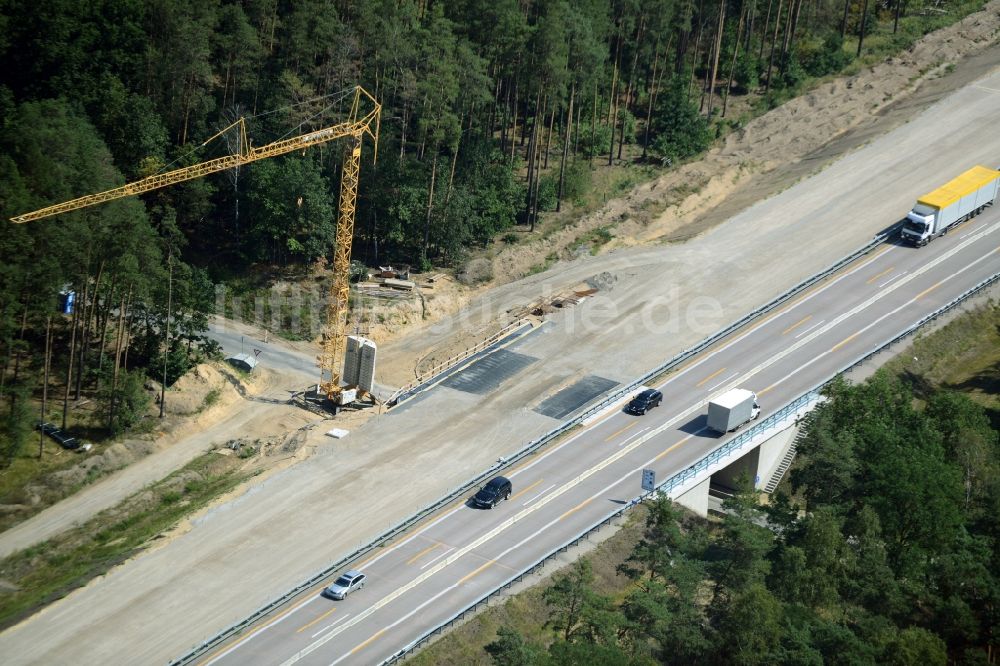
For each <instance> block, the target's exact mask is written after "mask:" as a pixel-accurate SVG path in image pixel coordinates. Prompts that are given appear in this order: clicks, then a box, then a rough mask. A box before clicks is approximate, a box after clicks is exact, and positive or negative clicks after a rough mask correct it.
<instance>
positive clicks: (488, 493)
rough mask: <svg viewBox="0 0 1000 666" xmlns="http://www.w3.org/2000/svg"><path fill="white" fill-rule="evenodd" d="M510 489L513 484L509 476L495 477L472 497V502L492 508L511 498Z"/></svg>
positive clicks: (484, 507) (485, 507)
mask: <svg viewBox="0 0 1000 666" xmlns="http://www.w3.org/2000/svg"><path fill="white" fill-rule="evenodd" d="M510 490H511V485H510V481H509V480H508V479H507V478H505V477H502V476H496V477H493V478H492V479H490V480H489V481H488V482H487V483H486V485H485V486H483V487H482V488H480V489H479V492H478V493H476V494H475V495H474V496H473V497H472V503H473V504H475V505H476V506H478V507H482V508H483V509H492V508H493V507H495V506H496V505H497V504H499V503H500V502H502V501H503V500H507V499H510Z"/></svg>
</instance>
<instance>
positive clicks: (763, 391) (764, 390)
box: [757, 382, 780, 396]
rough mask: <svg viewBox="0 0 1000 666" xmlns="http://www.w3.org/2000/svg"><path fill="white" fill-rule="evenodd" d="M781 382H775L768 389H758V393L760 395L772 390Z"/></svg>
mask: <svg viewBox="0 0 1000 666" xmlns="http://www.w3.org/2000/svg"><path fill="white" fill-rule="evenodd" d="M779 383H780V382H775V383H773V384H771V385H770V386H768V387H767V388H766V389H763V390H760V391H757V395H758V396H762V395H764V394H765V393H767V392H768V391H770V390H771V389H773V388H774V387H775V386H777V385H778V384H779Z"/></svg>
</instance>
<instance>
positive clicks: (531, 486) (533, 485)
mask: <svg viewBox="0 0 1000 666" xmlns="http://www.w3.org/2000/svg"><path fill="white" fill-rule="evenodd" d="M544 480H545V479H538V481H535V482H534V483H533V484H531V485H530V486H528V487H527V488H525V489H524V490H522V491H521V492H519V493H515V494H513V495H511V496H510V498H511V499H512V500H516V499H517V498H518V497H520V496H521V495H523V494H524V493H526V492H528V491H529V490H531V489H532V488H534V487H535V486H537V485H538V484H539V483H541V482H542V481H544Z"/></svg>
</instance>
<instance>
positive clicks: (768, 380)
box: [201, 207, 1000, 666]
mask: <svg viewBox="0 0 1000 666" xmlns="http://www.w3.org/2000/svg"><path fill="white" fill-rule="evenodd" d="M998 231H1000V207H995V208H988V209H986V211H984V212H983V213H982V214H981V215H980V216H979V217H977V218H974V219H972V220H970V221H967V222H965V223H964V224H963V225H961V226H960V227H958V228H956V229H954V230H952V231H951V232H950V233H949V234H948V235H946V236H943V237H941V238H939V239H937V240H935V241H934V242H932V243H931V244H930V245H928V246H926V247H924V248H920V249H914V248H910V247H907V246H903V245H899V244H896V243H894V242H888V243H886V244H884V245H883V246H881V247H879V248H877V249H876V250H874V251H873V252H871V253H870V254H869V255H867V256H866V257H863V258H862V259H860V260H858V261H857V262H855V263H854V264H852V265H850V266H848V267H846V268H845V269H843V270H842V271H841V272H839V273H838V274H836V275H834V276H832V277H830V278H828V279H827V280H825V281H824V282H822V283H820V284H818V285H816V286H814V287H813V288H811V289H810V290H808V291H806V292H805V293H803V294H801V295H799V296H798V297H796V298H795V299H794V300H793V301H792V302H790V303H788V304H785V305H784V306H782V307H781V308H779V309H778V310H776V311H775V312H773V313H771V314H770V315H767V316H765V317H763V318H762V319H760V320H758V321H757V322H755V323H754V324H752V325H750V326H749V327H748V328H746V329H744V330H742V331H739V332H737V333H735V334H733V335H732V336H730V338H728V339H726V340H724V341H721V342H720V343H718V344H717V345H716V346H715V347H713V348H712V349H710V350H707V351H706V352H705V353H703V354H701V355H700V356H698V357H697V358H695V359H693V360H692V361H691V362H690V363H689V364H688V365H686V366H684V367H682V368H679V369H678V370H677V371H676V372H674V373H672V374H671V375H669V376H668V377H667V378H666V380H665V381H664V382H663V383H662V384H661V385H659V386H658V388H660V389H661V390H662V391H663V394H664V399H663V405H662V406H661V407H658V408H656V409H654V410H652V411H651V412H650V413H648V414H647V415H645V416H631V415H628V414H625V413H624V412H622V411H621V409H620V408H616V409H613V410H609V411H608V412H607V413H606V414H605V415H603V416H602V417H600V418H597V419H594V420H593V421H592V422H591V423H590V424H589V425H588V426H585V427H583V428H581V429H580V430H578V431H577V432H575V433H574V434H573V435H572V436H570V437H568V438H566V439H564V440H562V441H560V442H558V443H556V444H553V445H552V446H550V447H548V448H546V449H544V450H543V451H542V452H540V453H539V454H537V455H535V456H531V457H529V458H528V459H526V460H525V461H523V462H522V463H521V464H520V465H519V466H518V467H517V468H515V469H512V470H510V471H509V472H508V473H507V474H506V475H507V476H508V477H509V478H511V480H512V482H513V485H514V490H513V492H514V494H513V496H512V497H511V499H510V501H508V502H504V503H501V504H500V505H499V506H498V507H497V508H496V509H494V510H491V511H490V510H478V509H474V508H472V507H470V506H468V505H467V504H465V503H461V502H458V503H456V504H455V505H453V506H451V507H449V508H447V509H445V510H443V511H442V512H441V513H439V514H438V515H436V516H434V517H432V518H429V519H428V520H427V521H425V522H424V524H422V525H421V526H420V527H419V528H418V529H416V530H414V531H412V532H411V533H409V534H408V535H406V536H404V537H401V538H400V539H398V540H397V541H396V542H395V543H393V544H391V545H390V546H388V547H386V548H384V549H382V550H380V551H378V552H377V553H376V554H374V555H373V556H371V557H370V558H368V559H367V560H365V561H362V562H358V563H357V564H355V565H354V567H353V568H359V569H361V570H362V571H364V572H365V573H366V574H367V576H368V582H367V585H366V587H365V588H364V589H362V590H360V591H358V592H356V593H354V594H353V595H351V596H349V597H348V598H347V599H346V600H345V601H340V602H338V601H332V600H329V599H326V598H325V597H322V596H320V594H319V592H320V591H321V590H322V588H321V587H317V588H316V589H313V590H310V591H309V592H308V593H306V594H304V595H302V596H300V597H299V598H298V599H296V600H295V601H293V602H292V603H291V604H290V605H289V606H288V607H287V608H285V609H283V610H282V611H280V612H278V613H276V614H274V615H273V616H271V617H269V618H267V619H265V620H264V621H263V622H261V623H260V624H258V625H257V626H256V627H254V628H251V629H248V630H247V631H246V632H245V633H244V634H243V635H242V636H239V637H237V638H235V639H234V640H233V641H231V642H229V643H228V644H225V645H223V646H221V647H220V648H219V649H217V650H216V651H215V652H214V653H212V654H210V655H208V656H207V657H206V658H205V659H204V660H202V662H201V663H203V664H219V665H221V664H234V665H235V664H283V665H289V664H293V663H301V664H309V665H313V664H316V665H318V664H323V665H325V666H333V665H335V664H373V663H378V662H379V661H381V660H383V659H385V658H387V657H389V656H391V655H392V654H394V653H396V652H397V651H398V650H400V649H401V648H402V647H404V646H406V645H407V644H409V643H410V642H412V641H413V640H415V639H416V638H418V637H419V636H420V635H422V634H423V633H424V632H425V631H427V630H428V629H431V628H433V627H434V626H436V625H438V624H439V623H441V622H442V621H444V620H446V619H448V618H450V617H451V616H452V615H454V614H455V613H456V612H458V611H460V610H461V609H463V608H465V607H466V606H467V605H469V604H470V603H471V602H473V601H475V600H476V599H478V598H480V597H481V596H482V595H484V594H485V593H487V592H488V591H490V590H492V589H494V588H496V587H497V586H499V585H501V584H502V583H504V582H505V581H507V580H509V579H511V578H512V577H514V576H516V575H517V574H518V573H520V572H521V571H522V570H523V569H525V568H526V567H528V566H529V565H531V564H533V563H534V562H536V561H537V560H539V559H540V558H542V557H543V556H544V555H546V554H547V553H549V552H550V551H552V550H553V549H555V548H556V547H558V546H560V545H561V544H563V543H565V542H567V541H568V540H570V539H571V538H573V537H574V536H575V535H577V534H579V533H581V532H583V531H585V530H586V529H587V528H589V527H590V526H591V525H593V524H595V523H597V522H599V521H600V520H602V519H603V518H604V517H606V516H608V515H609V514H611V513H614V512H615V511H616V510H617V509H618V508H619V507H620V506H621V504H622V503H624V502H627V501H629V500H631V499H632V498H634V497H636V496H638V495H639V494H640V492H641V489H640V470H642V469H643V468H647V467H651V468H653V469H655V470H656V474H657V478H658V479H661V480H662V479H666V478H668V477H669V476H670V475H672V474H673V473H675V472H677V471H680V470H682V469H684V468H686V467H687V466H689V465H691V464H692V463H694V462H695V461H697V460H699V459H700V458H701V457H703V456H704V455H705V454H706V453H707V452H709V451H711V450H712V449H714V448H716V447H718V446H720V445H721V444H722V443H723V442H724V441H725V440H726V439H727V437H718V436H716V435H715V434H713V433H711V432H710V431H708V430H707V429H706V428H705V416H704V414H705V407H704V405H705V403H706V401H707V400H708V399H709V398H710V397H711V396H714V395H717V394H719V393H721V392H723V391H725V390H728V389H729V388H732V387H742V388H749V389H752V390H755V391H756V392H757V394H758V396H759V401H760V404H761V407H762V409H763V411H762V416H766V415H767V414H769V413H771V412H773V411H774V410H775V409H777V408H779V407H781V406H782V405H784V404H786V403H787V402H788V401H790V400H791V399H793V398H795V397H797V396H798V395H800V394H802V393H803V392H804V391H806V390H808V389H810V388H812V387H813V386H815V385H816V384H818V383H820V382H822V381H824V380H826V379H827V378H829V377H830V376H832V375H833V374H834V373H835V372H837V371H838V370H839V369H841V368H843V367H844V366H846V365H848V364H850V363H852V362H853V361H854V360H856V359H857V358H858V357H860V356H862V355H864V354H865V353H866V352H868V351H869V350H871V349H872V348H875V347H877V346H879V345H880V344H882V343H883V342H884V341H886V340H888V339H891V338H893V337H894V336H895V335H896V334H897V333H898V332H899V331H902V330H905V329H906V328H907V327H909V326H910V325H912V324H913V323H914V322H916V321H918V320H920V319H921V318H922V317H924V316H925V315H926V314H928V313H931V312H933V311H934V310H936V309H938V308H939V307H941V306H942V305H944V304H945V303H947V302H949V301H950V300H952V299H953V298H955V297H956V296H958V295H960V294H961V293H962V292H964V291H966V290H967V289H969V288H970V287H972V286H974V285H975V284H977V283H979V282H980V281H982V280H984V279H986V278H988V277H990V276H992V275H994V274H996V273H997V272H1000V254H998V251H1000V233H998ZM732 278H733V279H734V280H737V279H739V276H738V275H733V276H732ZM657 334H658V333H657V332H656V331H655V330H647V331H645V332H640V333H638V335H639V336H640V338H641V336H642V335H657ZM514 351H516V347H515V349H514ZM329 582H332V580H330V581H326V583H329Z"/></svg>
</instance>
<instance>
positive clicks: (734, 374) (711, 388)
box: [708, 372, 740, 393]
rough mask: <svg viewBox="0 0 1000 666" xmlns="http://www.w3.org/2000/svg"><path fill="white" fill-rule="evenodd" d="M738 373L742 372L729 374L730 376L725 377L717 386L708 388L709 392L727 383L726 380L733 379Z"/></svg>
mask: <svg viewBox="0 0 1000 666" xmlns="http://www.w3.org/2000/svg"><path fill="white" fill-rule="evenodd" d="M738 374H740V373H739V372H734V373H733V374H731V375H729V376H728V377H726V378H725V379H723V380H722V381H721V382H719V383H718V384H716V385H715V386H712V387H710V388H709V389H708V392H709V393H711V392H712V391H714V390H715V389H717V388H719V387H720V386H722V385H723V384H725V383H726V382H728V381H729V380H730V379H732V378H733V377H735V376H737V375H738Z"/></svg>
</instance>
